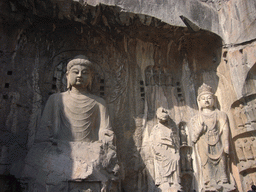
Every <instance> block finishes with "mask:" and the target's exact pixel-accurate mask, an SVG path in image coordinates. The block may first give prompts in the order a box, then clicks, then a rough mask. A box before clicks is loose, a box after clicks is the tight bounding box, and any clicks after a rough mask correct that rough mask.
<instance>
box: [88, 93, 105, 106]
mask: <svg viewBox="0 0 256 192" xmlns="http://www.w3.org/2000/svg"><path fill="white" fill-rule="evenodd" d="M91 97H92V99H94V100H95V101H96V102H97V103H98V104H99V105H103V106H106V101H105V100H104V99H103V98H101V97H99V96H97V95H93V94H91Z"/></svg>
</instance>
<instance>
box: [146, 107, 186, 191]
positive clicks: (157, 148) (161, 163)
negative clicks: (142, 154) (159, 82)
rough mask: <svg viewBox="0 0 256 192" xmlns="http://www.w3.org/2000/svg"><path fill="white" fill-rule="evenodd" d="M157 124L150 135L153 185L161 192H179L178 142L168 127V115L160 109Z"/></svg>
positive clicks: (164, 110)
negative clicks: (153, 175) (152, 156)
mask: <svg viewBox="0 0 256 192" xmlns="http://www.w3.org/2000/svg"><path fill="white" fill-rule="evenodd" d="M156 115H157V119H158V124H156V125H155V126H154V127H153V129H152V131H151V134H150V140H151V142H152V145H151V146H152V152H153V155H154V167H155V168H154V171H155V184H156V186H158V187H159V188H160V189H161V190H162V191H171V190H174V191H175V190H176V191H178V190H180V189H181V186H180V184H179V183H180V178H179V159H180V155H179V140H178V136H177V135H176V133H175V132H174V131H173V128H172V127H171V126H170V125H169V118H170V117H169V114H168V112H167V110H166V109H164V108H162V107H160V108H158V109H157V112H156Z"/></svg>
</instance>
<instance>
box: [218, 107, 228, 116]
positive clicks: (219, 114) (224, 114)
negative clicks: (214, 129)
mask: <svg viewBox="0 0 256 192" xmlns="http://www.w3.org/2000/svg"><path fill="white" fill-rule="evenodd" d="M216 112H217V114H218V116H219V117H220V118H227V117H228V115H227V113H225V112H224V111H220V110H218V109H216Z"/></svg>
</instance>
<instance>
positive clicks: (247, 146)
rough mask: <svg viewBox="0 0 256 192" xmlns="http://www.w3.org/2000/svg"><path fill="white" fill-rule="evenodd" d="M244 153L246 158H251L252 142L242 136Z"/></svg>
mask: <svg viewBox="0 0 256 192" xmlns="http://www.w3.org/2000/svg"><path fill="white" fill-rule="evenodd" d="M243 140H244V153H245V157H246V159H248V160H253V159H254V157H253V152H252V143H251V141H250V140H249V139H248V138H244V139H243Z"/></svg>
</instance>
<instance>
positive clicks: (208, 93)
mask: <svg viewBox="0 0 256 192" xmlns="http://www.w3.org/2000/svg"><path fill="white" fill-rule="evenodd" d="M197 103H198V107H199V110H200V111H201V109H205V108H207V109H214V104H215V97H214V94H213V91H212V88H211V87H210V86H209V85H206V84H205V83H203V85H201V87H199V89H198V96H197Z"/></svg>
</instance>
